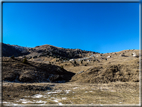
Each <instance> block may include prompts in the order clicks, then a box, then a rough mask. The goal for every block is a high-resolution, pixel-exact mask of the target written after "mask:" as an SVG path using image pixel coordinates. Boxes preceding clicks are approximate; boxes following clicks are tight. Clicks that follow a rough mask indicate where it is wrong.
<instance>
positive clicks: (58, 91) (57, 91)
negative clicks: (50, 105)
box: [47, 90, 62, 94]
mask: <svg viewBox="0 0 142 107" xmlns="http://www.w3.org/2000/svg"><path fill="white" fill-rule="evenodd" d="M60 92H62V90H56V91H54V92H47V94H53V93H60Z"/></svg>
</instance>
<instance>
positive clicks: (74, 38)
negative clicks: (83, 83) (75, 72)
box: [3, 3, 139, 53]
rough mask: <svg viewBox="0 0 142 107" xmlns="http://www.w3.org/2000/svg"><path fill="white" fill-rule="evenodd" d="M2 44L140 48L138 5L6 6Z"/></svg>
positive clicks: (105, 50)
mask: <svg viewBox="0 0 142 107" xmlns="http://www.w3.org/2000/svg"><path fill="white" fill-rule="evenodd" d="M3 43H6V44H12V45H20V46H26V47H35V46H39V45H44V44H49V45H53V46H57V47H63V48H71V49H82V50H88V51H95V52H100V53H108V52H118V51H122V50H126V49H139V3H3Z"/></svg>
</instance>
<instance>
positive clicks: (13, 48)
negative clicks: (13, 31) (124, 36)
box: [2, 43, 97, 59]
mask: <svg viewBox="0 0 142 107" xmlns="http://www.w3.org/2000/svg"><path fill="white" fill-rule="evenodd" d="M95 53H97V52H92V51H84V50H81V49H65V48H59V47H55V46H51V45H42V46H36V47H35V48H26V47H21V46H18V45H8V44H4V43H3V44H2V55H3V56H6V57H9V56H12V55H14V56H15V57H17V56H23V55H24V56H26V57H27V58H32V57H33V58H37V57H41V56H51V57H55V58H62V59H71V58H82V57H85V56H87V55H88V54H95Z"/></svg>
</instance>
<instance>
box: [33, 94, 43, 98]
mask: <svg viewBox="0 0 142 107" xmlns="http://www.w3.org/2000/svg"><path fill="white" fill-rule="evenodd" d="M41 97H43V95H41V94H36V95H34V96H32V98H41Z"/></svg>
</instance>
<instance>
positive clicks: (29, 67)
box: [2, 57, 74, 82]
mask: <svg viewBox="0 0 142 107" xmlns="http://www.w3.org/2000/svg"><path fill="white" fill-rule="evenodd" d="M2 63H3V69H2V70H3V72H2V73H3V74H2V75H3V77H2V79H3V80H4V81H12V82H67V81H69V80H70V79H71V77H72V76H73V75H74V73H71V72H68V71H66V70H65V69H63V68H61V67H59V66H56V65H51V64H41V63H35V62H30V61H25V60H24V59H19V58H14V59H12V58H9V57H3V62H2Z"/></svg>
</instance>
